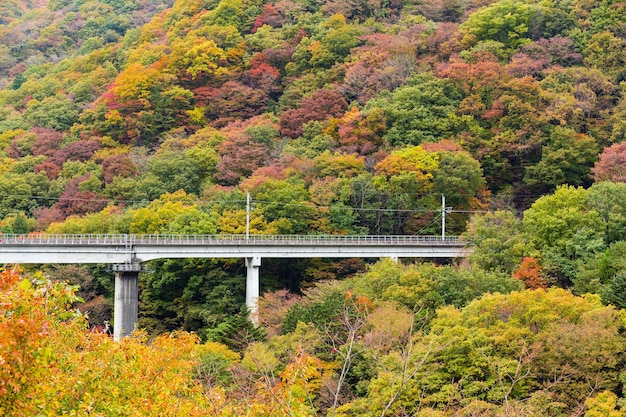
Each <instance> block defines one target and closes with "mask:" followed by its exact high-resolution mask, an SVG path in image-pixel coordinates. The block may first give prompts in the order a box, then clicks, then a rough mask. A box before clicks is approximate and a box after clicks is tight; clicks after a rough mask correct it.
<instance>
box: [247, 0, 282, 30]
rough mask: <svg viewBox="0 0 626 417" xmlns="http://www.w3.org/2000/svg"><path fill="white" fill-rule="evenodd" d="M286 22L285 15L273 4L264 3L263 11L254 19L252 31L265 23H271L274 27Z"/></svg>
mask: <svg viewBox="0 0 626 417" xmlns="http://www.w3.org/2000/svg"><path fill="white" fill-rule="evenodd" d="M285 22H286V19H285V16H283V14H282V13H281V12H280V11H279V10H278V9H277V8H276V7H275V6H273V5H271V4H265V5H263V11H262V12H261V14H260V15H259V16H258V17H257V18H256V20H255V21H254V25H253V26H252V33H255V32H256V31H257V29H258V28H260V27H261V26H263V25H269V26H271V27H274V28H278V27H281V26H282V25H283V24H284V23H285Z"/></svg>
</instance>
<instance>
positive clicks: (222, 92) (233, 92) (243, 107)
mask: <svg viewBox="0 0 626 417" xmlns="http://www.w3.org/2000/svg"><path fill="white" fill-rule="evenodd" d="M267 100H268V96H267V93H266V92H265V91H262V90H259V89H256V88H251V87H248V86H246V85H243V84H241V83H239V82H237V81H228V82H226V83H224V85H223V86H221V87H219V88H212V89H209V90H206V102H204V103H203V102H201V101H200V100H199V104H201V105H204V106H206V113H205V114H206V117H207V118H208V119H212V120H213V122H212V123H211V124H212V125H213V126H216V127H223V126H226V125H227V124H228V123H229V122H232V121H234V120H236V119H248V118H250V117H252V116H256V115H258V114H261V113H263V112H264V111H265V109H266V108H267Z"/></svg>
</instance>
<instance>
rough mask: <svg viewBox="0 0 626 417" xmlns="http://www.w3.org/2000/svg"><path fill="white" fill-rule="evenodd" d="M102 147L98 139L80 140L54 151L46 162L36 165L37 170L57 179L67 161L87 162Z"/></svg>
mask: <svg viewBox="0 0 626 417" xmlns="http://www.w3.org/2000/svg"><path fill="white" fill-rule="evenodd" d="M98 149H100V142H98V141H96V140H79V141H76V142H72V143H70V144H69V145H67V146H66V147H64V148H61V149H58V150H56V151H54V153H52V155H50V156H49V157H48V158H47V159H46V160H45V161H44V162H42V163H41V164H39V165H36V166H35V172H42V171H44V172H46V174H47V175H48V178H50V179H55V178H56V177H57V175H58V174H59V172H60V171H61V167H62V166H63V164H64V163H65V162H66V161H80V162H85V161H88V160H89V159H91V157H92V156H93V154H94V152H95V151H96V150H98Z"/></svg>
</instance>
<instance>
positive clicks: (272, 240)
mask: <svg viewBox="0 0 626 417" xmlns="http://www.w3.org/2000/svg"><path fill="white" fill-rule="evenodd" d="M469 253H471V248H470V247H468V246H467V245H466V244H465V243H463V242H462V241H460V240H459V239H458V238H457V237H445V238H444V237H439V236H340V235H337V236H335V235H333V236H329V235H250V236H245V235H125V234H115V235H49V234H29V235H8V234H5V235H2V236H1V241H0V263H3V264H15V263H22V264H45V263H57V264H102V263H106V264H112V270H113V271H114V272H115V304H114V310H113V314H114V326H113V330H114V336H115V338H116V340H119V339H121V338H122V337H124V336H126V335H128V334H129V333H130V332H131V331H132V330H133V329H134V327H135V324H136V323H137V317H138V294H139V292H138V277H139V272H140V271H141V263H142V262H146V261H150V260H153V259H162V258H244V259H245V263H246V269H247V279H246V305H247V306H248V307H249V308H250V311H251V316H252V319H253V320H256V316H257V299H258V297H259V275H260V274H259V268H260V266H261V260H262V258H380V257H388V258H393V259H398V258H454V257H462V256H467V255H468V254H469Z"/></svg>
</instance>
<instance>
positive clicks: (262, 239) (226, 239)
mask: <svg viewBox="0 0 626 417" xmlns="http://www.w3.org/2000/svg"><path fill="white" fill-rule="evenodd" d="M137 244H140V245H195V246H197V245H228V244H233V245H250V246H254V245H315V244H317V245H350V246H360V245H364V246H365V245H407V246H416V245H417V246H421V245H424V246H459V245H462V244H463V242H462V241H461V240H460V239H459V238H458V237H457V236H450V237H445V238H442V237H441V236H411V235H390V236H376V235H367V236H364V235H250V236H247V237H246V236H245V235H176V234H166V235H135V234H93V235H91V234H85V235H82V234H76V235H70V234H67V235H53V234H43V233H31V234H27V235H18V234H4V235H0V247H1V246H3V245H46V246H48V245H50V246H56V245H77V246H91V245H94V246H96V245H99V246H101V245H126V246H133V245H137Z"/></svg>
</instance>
